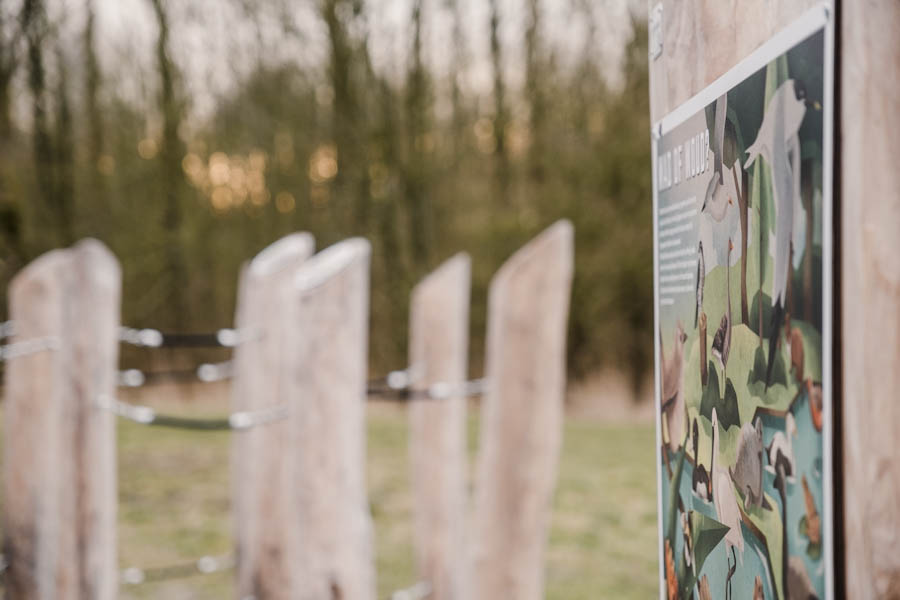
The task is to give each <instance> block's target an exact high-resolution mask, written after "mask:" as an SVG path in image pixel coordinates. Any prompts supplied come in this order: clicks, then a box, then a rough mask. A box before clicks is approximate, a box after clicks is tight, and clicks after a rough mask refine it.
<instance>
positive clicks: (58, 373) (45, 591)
mask: <svg viewBox="0 0 900 600" xmlns="http://www.w3.org/2000/svg"><path fill="white" fill-rule="evenodd" d="M9 295H10V315H11V318H12V320H13V323H14V327H15V336H14V338H13V340H12V344H11V345H10V346H9V347H7V349H6V350H5V352H4V356H5V358H6V359H7V360H8V364H7V375H6V377H7V382H6V400H5V403H6V406H5V416H4V472H3V487H4V491H3V498H4V502H3V514H4V524H3V532H4V536H5V542H4V554H5V558H6V560H7V561H8V563H9V567H8V569H7V571H6V573H5V582H6V594H7V596H8V597H10V598H27V599H37V600H40V599H48V600H49V599H63V600H65V599H88V598H90V599H100V600H103V599H112V598H115V597H116V592H117V586H118V570H117V565H116V504H117V498H116V458H115V457H116V455H115V452H116V449H115V421H114V419H115V417H114V416H113V415H112V414H110V413H108V412H105V411H103V410H101V409H99V408H98V407H97V402H96V400H97V398H98V396H100V395H111V394H113V393H114V391H115V382H116V368H117V362H118V343H119V342H118V327H119V305H120V295H121V272H120V269H119V265H118V262H117V261H116V259H115V258H114V257H113V256H112V254H111V253H110V252H109V250H107V249H106V247H105V246H103V245H102V244H101V243H100V242H97V241H95V240H86V241H82V242H80V243H78V244H76V245H75V246H74V247H72V248H70V249H66V250H55V251H53V252H49V253H47V254H45V255H43V256H41V257H40V258H38V259H37V260H35V261H34V262H33V263H31V264H30V265H29V266H28V267H26V268H25V269H24V270H23V271H22V272H21V273H20V274H19V275H17V276H16V278H15V279H14V280H13V282H12V284H11V285H10V291H9Z"/></svg>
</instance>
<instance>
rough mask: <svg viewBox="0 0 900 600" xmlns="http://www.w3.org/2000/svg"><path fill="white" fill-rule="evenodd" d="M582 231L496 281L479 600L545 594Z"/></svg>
mask: <svg viewBox="0 0 900 600" xmlns="http://www.w3.org/2000/svg"><path fill="white" fill-rule="evenodd" d="M572 262H573V230H572V225H571V223H569V222H568V221H560V222H558V223H556V224H555V225H553V226H552V227H550V228H549V229H548V230H546V231H545V232H543V233H542V234H541V235H540V236H538V237H537V238H536V239H534V240H533V241H531V242H530V243H529V244H528V245H526V246H525V247H523V248H522V249H520V250H519V251H518V252H517V253H516V254H515V255H514V256H513V257H512V258H510V259H509V260H508V261H507V262H506V264H504V265H503V267H502V268H501V269H500V271H499V272H498V273H497V274H496V275H495V276H494V279H493V280H492V282H491V287H490V293H489V299H488V331H487V360H486V376H487V379H488V391H487V394H486V395H485V398H484V401H483V405H482V421H481V423H482V424H481V427H482V430H481V442H480V444H481V445H480V447H479V454H478V462H477V489H476V496H475V515H474V525H475V527H474V531H473V534H472V535H473V560H474V567H473V570H472V592H473V593H472V597H473V598H475V599H476V600H488V599H495V598H515V599H516V600H538V599H540V598H543V596H544V547H545V545H546V536H547V529H548V526H549V520H550V508H551V501H552V496H553V490H554V488H555V485H556V471H557V463H558V458H559V451H560V445H561V440H562V418H563V403H564V394H565V385H566V364H565V363H566V361H565V358H566V323H567V318H568V310H569V297H570V289H571V281H572Z"/></svg>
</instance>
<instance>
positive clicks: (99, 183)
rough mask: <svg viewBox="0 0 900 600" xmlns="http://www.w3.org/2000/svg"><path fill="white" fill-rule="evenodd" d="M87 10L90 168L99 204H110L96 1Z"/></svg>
mask: <svg viewBox="0 0 900 600" xmlns="http://www.w3.org/2000/svg"><path fill="white" fill-rule="evenodd" d="M84 10H85V12H86V13H87V18H86V19H85V27H84V41H83V48H84V109H85V121H86V125H87V144H86V149H87V161H86V163H87V171H88V181H89V183H90V187H91V192H92V193H93V194H95V196H96V198H97V203H98V204H99V205H100V206H101V207H105V206H106V202H107V199H106V193H105V192H106V182H105V181H104V179H103V177H102V176H101V172H100V159H101V157H102V156H103V149H104V148H103V129H104V125H103V116H102V114H101V111H102V108H101V106H100V86H101V74H100V64H99V61H98V60H97V29H96V11H95V10H94V0H85V4H84Z"/></svg>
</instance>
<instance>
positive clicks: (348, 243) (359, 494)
mask: <svg viewBox="0 0 900 600" xmlns="http://www.w3.org/2000/svg"><path fill="white" fill-rule="evenodd" d="M370 255H371V247H370V246H369V243H368V242H367V241H365V240H363V239H360V238H354V239H349V240H345V241H343V242H341V243H339V244H335V245H334V246H331V247H330V248H327V249H326V250H324V251H322V252H321V253H319V254H317V255H316V256H314V257H313V258H311V259H310V260H308V261H307V262H306V263H304V264H303V265H302V266H301V267H300V269H299V270H298V272H297V274H296V276H295V278H294V281H293V286H294V291H295V293H297V294H298V296H299V299H298V300H297V302H295V303H293V305H292V307H293V314H292V317H291V319H290V320H289V321H288V323H287V325H286V328H287V329H288V330H289V335H290V334H293V335H290V343H289V344H288V345H286V347H285V349H284V351H285V352H286V353H287V354H288V355H289V356H290V357H291V358H290V361H291V364H293V365H295V366H294V368H293V377H291V378H290V380H289V385H290V387H289V390H288V395H289V396H290V397H291V398H293V399H294V400H293V402H292V410H293V412H292V414H291V427H292V430H293V440H292V446H290V447H288V448H285V451H291V452H296V462H295V466H294V467H292V468H293V469H295V470H294V480H295V485H296V486H297V490H296V494H297V504H296V508H295V510H296V513H297V517H298V519H299V529H298V531H297V532H296V535H297V536H298V540H299V556H298V559H297V562H296V563H295V564H294V568H295V570H296V571H297V577H298V579H299V580H300V582H301V589H299V590H298V592H297V594H296V595H295V596H293V597H294V598H300V599H309V600H321V599H323V598H325V599H330V600H374V598H375V565H374V559H373V548H372V543H373V542H372V535H373V533H372V520H371V515H370V514H369V505H368V499H367V495H366V477H365V473H366V422H365V418H366V372H367V368H368V365H367V354H368V352H367V344H368V330H369V261H370Z"/></svg>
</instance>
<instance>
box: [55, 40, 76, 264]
mask: <svg viewBox="0 0 900 600" xmlns="http://www.w3.org/2000/svg"><path fill="white" fill-rule="evenodd" d="M65 60H66V58H65V54H64V52H63V49H62V47H60V46H59V45H57V47H56V61H57V63H58V64H59V81H58V82H57V88H56V103H57V104H56V144H55V153H56V189H55V191H54V195H55V197H56V203H55V208H56V223H57V229H58V238H59V240H60V242H61V243H62V244H64V245H66V246H69V245H71V244H72V243H73V242H74V241H75V232H74V229H75V181H74V179H75V172H74V170H75V164H74V161H75V149H74V144H75V139H74V132H73V123H72V109H71V106H70V105H69V89H68V88H69V86H68V77H66V72H67V71H68V67H67V65H66V64H65Z"/></svg>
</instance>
